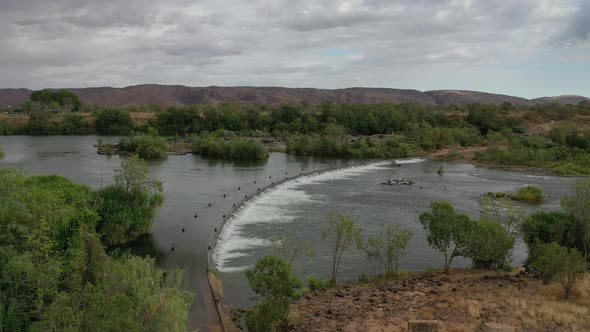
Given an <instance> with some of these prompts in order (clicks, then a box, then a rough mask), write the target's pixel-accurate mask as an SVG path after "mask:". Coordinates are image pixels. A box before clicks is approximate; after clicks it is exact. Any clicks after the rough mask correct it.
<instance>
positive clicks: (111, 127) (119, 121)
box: [96, 108, 133, 135]
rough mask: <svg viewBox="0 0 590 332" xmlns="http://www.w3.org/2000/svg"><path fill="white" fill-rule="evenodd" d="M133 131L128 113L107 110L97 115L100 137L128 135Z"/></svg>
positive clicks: (118, 110)
mask: <svg viewBox="0 0 590 332" xmlns="http://www.w3.org/2000/svg"><path fill="white" fill-rule="evenodd" d="M132 129H133V120H132V119H131V114H129V112H128V111H126V110H122V109H113V108H105V109H103V110H101V111H99V112H98V113H96V133H97V134H99V135H127V134H129V133H130V132H131V130H132Z"/></svg>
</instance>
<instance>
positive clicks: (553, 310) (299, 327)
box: [286, 269, 590, 332]
mask: <svg viewBox="0 0 590 332" xmlns="http://www.w3.org/2000/svg"><path fill="white" fill-rule="evenodd" d="M589 286H590V277H589V276H588V275H586V278H585V279H584V280H583V282H581V284H580V286H579V287H578V288H577V290H576V292H575V294H574V296H573V298H572V299H570V300H569V301H565V300H563V299H562V294H561V286H560V285H559V284H558V283H553V284H550V285H547V286H545V285H542V284H541V282H540V281H539V280H536V279H531V278H528V277H527V276H526V275H525V274H524V272H523V271H522V269H520V270H516V271H515V272H513V273H509V274H501V273H498V272H494V271H479V270H453V271H452V273H451V274H450V275H446V274H443V273H441V272H434V273H424V274H420V275H416V276H414V277H411V278H409V279H406V280H403V281H391V282H385V283H379V284H349V285H344V286H340V287H337V288H333V289H328V290H318V291H313V292H310V293H308V294H306V295H305V296H303V297H302V298H301V299H299V300H298V301H296V302H295V303H294V304H293V305H292V307H291V312H290V315H289V323H290V324H289V328H288V329H286V331H366V332H369V331H407V330H408V329H407V324H408V323H407V322H408V321H411V320H436V321H438V324H439V329H440V330H442V331H478V330H482V328H483V326H484V324H486V323H491V322H494V323H501V324H506V325H508V326H512V327H514V328H515V329H516V330H525V331H540V330H543V331H564V330H568V331H570V330H571V331H573V330H577V331H582V330H583V331H586V330H588V329H590V321H588V319H587V317H588V315H589V314H590V307H589V305H590V294H589V291H588V290H589ZM502 331H508V330H502Z"/></svg>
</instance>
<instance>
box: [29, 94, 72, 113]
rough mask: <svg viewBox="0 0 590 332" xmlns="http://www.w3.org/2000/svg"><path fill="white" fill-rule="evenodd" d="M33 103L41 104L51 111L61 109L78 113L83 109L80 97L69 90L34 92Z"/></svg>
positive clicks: (32, 95)
mask: <svg viewBox="0 0 590 332" xmlns="http://www.w3.org/2000/svg"><path fill="white" fill-rule="evenodd" d="M31 101H32V102H36V103H40V104H42V105H44V106H47V107H48V108H50V109H56V108H61V109H62V110H64V111H68V112H70V111H71V112H78V111H79V110H80V108H81V107H82V102H81V101H80V97H78V95H76V94H75V93H73V92H71V91H68V90H51V89H44V90H40V91H34V92H33V93H31ZM56 105H57V107H56Z"/></svg>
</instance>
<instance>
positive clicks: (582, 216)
mask: <svg viewBox="0 0 590 332" xmlns="http://www.w3.org/2000/svg"><path fill="white" fill-rule="evenodd" d="M572 191H573V192H572V194H571V195H570V196H566V197H564V198H563V199H562V200H561V206H562V208H563V209H564V210H565V211H567V212H569V213H570V214H572V215H573V216H574V218H575V220H576V223H577V227H576V229H577V230H578V231H579V232H580V239H581V242H582V254H583V255H584V257H585V258H586V259H588V258H589V254H590V178H586V179H584V180H579V181H576V183H575V184H574V186H573V188H572Z"/></svg>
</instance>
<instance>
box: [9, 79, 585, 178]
mask: <svg viewBox="0 0 590 332" xmlns="http://www.w3.org/2000/svg"><path fill="white" fill-rule="evenodd" d="M0 111H1V110H0ZM5 112H6V113H14V112H15V111H14V109H10V110H8V109H6V110H4V112H0V113H5ZM19 113H24V114H0V134H2V135H87V134H97V135H121V136H128V135H132V137H130V138H129V139H128V140H124V141H123V142H122V143H123V144H122V147H123V149H125V150H128V152H131V153H137V154H139V155H141V156H142V157H145V158H155V159H160V158H164V157H165V155H166V152H177V151H178V149H177V147H178V146H173V147H172V148H171V147H170V144H168V147H167V148H165V147H164V146H165V143H168V142H169V141H170V139H167V138H166V137H168V138H174V142H178V141H185V143H186V144H184V145H182V147H183V148H184V149H185V150H186V151H192V152H194V153H197V154H201V155H202V156H207V157H210V158H221V159H230V160H261V159H265V155H266V153H265V152H268V151H284V152H287V153H290V154H294V155H309V156H323V157H334V158H363V159H371V158H402V157H408V156H415V155H425V154H429V153H432V152H435V151H439V150H445V149H446V150H448V151H449V153H448V154H447V155H446V158H448V159H463V158H465V154H464V153H463V152H462V151H463V150H465V149H467V150H468V149H469V148H470V147H478V149H477V151H476V152H475V153H474V154H473V155H470V156H469V158H473V159H474V160H475V161H477V162H480V163H490V164H498V165H507V166H527V167H541V168H547V169H549V170H550V171H551V172H554V173H557V174H571V175H580V174H590V103H589V102H581V103H579V104H576V105H561V104H543V105H532V106H521V105H512V104H510V103H508V102H506V103H503V104H502V105H482V104H470V105H450V106H424V105H418V104H410V103H405V104H335V103H323V104H319V105H311V104H308V103H297V104H290V105H281V106H269V105H239V104H230V103H222V104H217V105H195V106H187V107H168V108H166V107H163V106H160V105H150V106H128V107H122V108H98V107H94V106H89V105H84V104H83V103H81V102H80V100H79V98H78V96H76V95H75V94H73V93H71V92H69V91H66V90H58V91H53V90H42V91H38V92H35V93H33V95H32V96H31V100H29V101H28V102H26V103H25V104H24V105H22V107H21V109H20V112H19ZM154 132H157V133H158V134H159V135H161V136H162V140H161V141H158V140H156V139H154V138H153V137H154V135H153V133H154Z"/></svg>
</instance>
